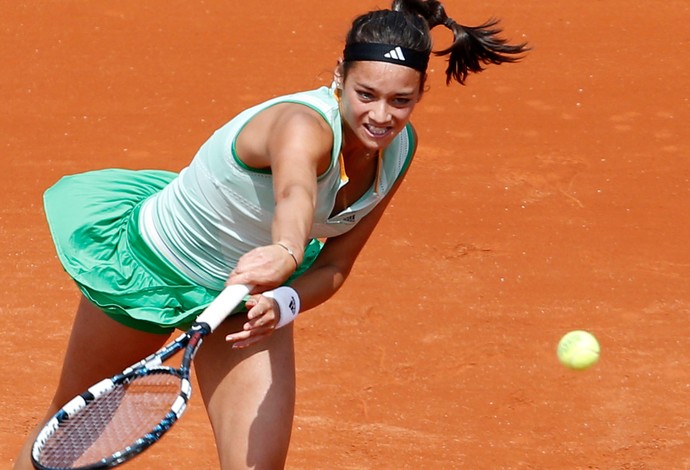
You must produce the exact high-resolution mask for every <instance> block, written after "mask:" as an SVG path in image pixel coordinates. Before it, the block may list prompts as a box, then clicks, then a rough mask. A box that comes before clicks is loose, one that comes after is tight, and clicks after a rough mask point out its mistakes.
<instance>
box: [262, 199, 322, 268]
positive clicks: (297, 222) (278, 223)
mask: <svg viewBox="0 0 690 470" xmlns="http://www.w3.org/2000/svg"><path fill="white" fill-rule="evenodd" d="M313 214H314V203H313V202H312V198H311V197H310V196H309V194H308V193H307V192H306V191H304V190H302V189H301V188H299V187H297V188H293V189H291V190H289V191H286V194H282V195H279V197H278V198H276V205H275V213H274V216H273V224H272V228H271V230H272V232H271V236H272V239H273V243H276V244H281V245H283V246H285V247H286V248H288V249H289V250H290V251H291V252H292V253H293V254H294V256H295V258H296V262H297V263H298V264H299V263H301V262H302V259H303V258H304V248H305V246H306V245H307V242H308V237H309V232H310V228H311V226H312V220H313Z"/></svg>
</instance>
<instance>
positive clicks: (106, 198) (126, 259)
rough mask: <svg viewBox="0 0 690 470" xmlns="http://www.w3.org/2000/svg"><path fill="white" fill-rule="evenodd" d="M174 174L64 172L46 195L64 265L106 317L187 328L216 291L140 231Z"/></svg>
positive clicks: (315, 246)
mask: <svg viewBox="0 0 690 470" xmlns="http://www.w3.org/2000/svg"><path fill="white" fill-rule="evenodd" d="M176 177H177V174H176V173H172V172H168V171H160V170H124V169H107V170H98V171H92V172H88V173H81V174H77V175H72V176H66V177H64V178H62V179H60V180H59V181H58V182H57V183H56V184H55V185H54V186H52V187H51V188H49V189H48V190H47V191H46V192H45V195H44V206H45V211H46V217H47V219H48V225H49V227H50V232H51V235H52V237H53V241H54V243H55V247H56V249H57V254H58V257H59V259H60V262H61V263H62V266H63V267H64V269H65V271H66V272H67V273H68V274H69V275H70V276H71V277H72V279H74V281H75V282H76V284H77V286H78V287H79V289H80V290H81V291H82V293H83V294H84V295H85V296H86V298H88V299H89V300H90V301H91V302H93V303H94V304H95V305H97V306H98V307H99V308H100V309H101V310H103V311H104V312H105V313H106V314H107V315H108V316H110V317H111V318H113V319H114V320H116V321H118V322H120V323H122V324H124V325H127V326H130V327H132V328H135V329H137V330H141V331H146V332H150V333H159V334H169V333H170V332H172V331H173V330H174V329H176V328H181V329H184V328H187V327H189V325H191V323H193V321H194V319H195V318H196V317H197V316H198V315H199V314H200V313H201V312H202V311H203V309H204V308H205V307H206V306H208V304H209V303H210V302H211V301H212V300H213V299H214V298H215V297H216V296H217V295H218V291H215V290H211V289H207V288H205V287H202V286H199V285H197V284H194V283H193V282H191V281H189V280H188V279H186V278H185V277H184V276H183V275H182V274H181V273H179V272H178V271H177V270H176V269H175V268H174V267H173V266H172V265H170V264H169V263H167V261H165V260H164V259H162V258H161V257H160V256H158V254H157V253H156V252H154V251H152V250H151V249H150V248H149V247H148V245H147V244H146V243H145V242H144V240H143V239H142V238H141V236H140V234H139V226H138V221H139V209H140V207H141V203H142V202H143V201H144V200H146V198H148V197H149V196H151V195H153V194H155V193H157V192H158V191H160V190H161V189H162V188H164V187H165V186H166V185H167V184H168V183H169V182H170V181H172V180H173V179H174V178H176ZM321 247H322V244H321V243H320V242H319V241H318V240H313V241H312V243H310V244H309V246H308V248H307V251H306V253H305V261H304V262H303V263H302V265H301V266H300V268H299V269H298V270H297V272H296V273H295V274H294V275H293V277H292V278H291V279H294V278H295V277H297V276H299V275H301V274H302V273H303V272H304V271H305V270H306V269H308V267H309V266H311V264H312V263H313V262H314V260H315V259H316V257H317V256H318V254H319V252H320V249H321ZM242 309H243V308H239V309H238V310H237V311H241V310H242Z"/></svg>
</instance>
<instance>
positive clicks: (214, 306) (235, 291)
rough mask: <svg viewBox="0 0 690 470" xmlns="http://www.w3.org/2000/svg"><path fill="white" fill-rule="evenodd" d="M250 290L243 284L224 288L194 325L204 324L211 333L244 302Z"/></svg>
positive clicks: (249, 287)
mask: <svg viewBox="0 0 690 470" xmlns="http://www.w3.org/2000/svg"><path fill="white" fill-rule="evenodd" d="M250 290H251V286H245V285H243V284H233V285H230V286H226V287H225V289H223V290H222V291H221V292H220V294H218V297H216V298H215V299H214V300H213V302H211V303H210V305H209V306H208V307H206V310H204V312H203V313H202V314H201V315H199V316H198V317H197V319H196V323H206V324H207V325H208V326H209V328H210V330H211V331H213V330H215V329H216V328H217V327H218V325H220V324H221V323H222V322H223V320H225V319H226V318H227V316H228V315H230V313H232V311H233V310H234V309H235V307H237V306H238V305H239V304H240V303H241V302H242V301H243V300H244V298H245V297H246V296H247V294H249V291H250Z"/></svg>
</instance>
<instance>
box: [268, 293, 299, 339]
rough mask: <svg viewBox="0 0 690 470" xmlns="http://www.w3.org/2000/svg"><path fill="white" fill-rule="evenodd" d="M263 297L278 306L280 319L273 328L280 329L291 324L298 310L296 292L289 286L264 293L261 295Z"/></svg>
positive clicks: (297, 295)
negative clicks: (271, 300)
mask: <svg viewBox="0 0 690 470" xmlns="http://www.w3.org/2000/svg"><path fill="white" fill-rule="evenodd" d="M261 295H263V296H264V297H267V298H269V299H273V301H275V303H276V304H277V305H278V310H279V312H280V318H279V319H278V323H277V324H276V326H275V328H276V329H278V328H282V327H284V326H285V325H288V324H290V323H292V322H293V321H294V320H295V318H297V315H298V314H299V309H300V298H299V294H297V291H296V290H295V289H293V288H292V287H289V286H281V287H278V288H276V289H273V290H269V291H266V292H264V293H262V294H261Z"/></svg>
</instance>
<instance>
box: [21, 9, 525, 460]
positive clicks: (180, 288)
mask: <svg viewBox="0 0 690 470" xmlns="http://www.w3.org/2000/svg"><path fill="white" fill-rule="evenodd" d="M436 26H443V27H446V28H448V29H450V30H451V31H452V32H453V34H454V38H455V40H454V42H453V44H452V45H450V47H448V48H447V49H445V50H443V51H441V54H442V55H447V56H448V68H447V71H446V77H447V82H450V81H453V80H455V81H457V82H459V83H461V84H462V83H464V81H465V79H466V78H467V75H468V74H469V73H474V72H479V71H481V70H482V69H483V67H484V65H486V64H490V63H493V64H501V63H505V62H515V61H516V60H518V59H519V58H520V57H521V56H522V54H523V53H524V52H525V51H526V50H527V48H526V46H525V44H519V45H510V44H507V43H506V42H505V41H504V40H503V39H501V38H500V37H498V34H500V30H498V29H497V28H496V22H495V21H492V22H489V23H486V24H484V25H481V26H479V27H476V28H468V27H464V26H462V25H460V24H459V23H458V22H456V21H454V20H453V19H451V18H450V17H448V16H447V13H446V11H445V9H444V7H443V6H442V5H441V4H440V3H439V2H438V1H437V0H428V1H423V0H395V1H394V2H393V4H392V6H391V9H390V10H376V11H371V12H368V13H366V14H364V15H362V16H359V17H358V18H356V19H355V20H354V22H353V24H352V28H351V30H350V31H349V33H348V34H347V37H346V41H345V48H344V52H343V56H342V57H341V58H340V60H339V61H338V63H337V66H336V68H335V71H334V75H333V83H332V86H331V87H322V88H320V89H316V90H312V91H306V92H301V93H296V94H293V95H289V96H283V97H280V98H276V99H273V100H270V101H268V102H265V103H263V104H259V105H258V106H255V107H252V108H250V109H247V110H246V111H244V112H242V113H240V114H239V115H238V116H236V117H235V118H234V119H232V120H231V121H230V122H229V123H228V124H226V125H225V126H223V127H222V128H220V129H219V130H218V131H216V132H215V133H214V134H213V136H212V137H210V139H209V140H208V141H207V142H205V143H204V144H203V145H202V146H201V148H200V149H199V151H198V153H197V154H196V156H195V157H194V159H193V160H192V162H191V163H190V165H189V166H188V167H187V168H185V169H184V170H182V171H181V172H180V173H179V174H173V173H170V172H164V171H151V170H146V171H129V170H114V169H110V170H101V171H95V172H89V173H85V174H78V175H74V176H68V177H65V178H63V179H61V180H60V181H59V182H58V183H57V184H55V185H54V186H53V187H51V188H50V189H48V191H47V192H46V194H45V209H46V214H47V219H48V222H49V225H50V229H51V234H52V236H53V239H54V242H55V245H56V249H57V253H58V255H59V258H60V260H61V262H62V263H63V265H64V268H65V270H66V271H67V273H68V274H69V275H70V276H71V277H72V278H73V279H74V280H75V282H76V283H77V285H78V287H79V289H80V290H81V292H82V294H83V297H82V300H81V302H80V305H79V308H78V310H77V312H76V317H75V321H74V325H73V329H72V334H71V337H70V340H69V344H68V348H67V351H66V356H65V360H64V365H63V370H62V374H61V377H60V381H59V383H58V386H57V390H56V392H55V396H54V398H53V401H52V403H51V404H50V407H49V409H48V413H47V417H46V419H47V418H48V417H50V416H52V415H53V414H54V413H55V412H56V410H57V409H59V408H60V406H61V405H63V404H64V403H65V402H66V401H67V400H69V399H70V398H72V397H73V396H75V395H76V394H78V393H80V392H81V391H83V390H84V389H86V388H87V387H88V386H89V385H91V384H93V383H95V382H97V381H98V380H100V379H101V378H103V377H106V376H109V375H111V374H113V373H115V372H118V371H120V370H122V369H123V368H124V367H126V366H128V365H129V364H131V363H133V362H135V361H137V360H139V359H141V358H142V357H144V356H146V355H147V354H149V353H151V352H153V351H155V350H157V349H158V348H159V347H160V346H162V345H163V344H164V343H165V342H166V341H167V340H168V338H169V335H170V333H171V332H172V331H174V330H175V329H178V328H185V327H186V326H188V325H189V324H191V323H192V322H193V320H194V318H195V317H196V316H197V315H198V314H199V313H200V312H201V311H202V310H203V309H204V307H205V306H207V305H208V304H209V303H210V302H211V300H212V299H213V298H214V297H215V296H216V295H217V294H218V292H219V291H220V290H221V289H222V288H223V287H224V285H226V284H245V285H249V286H252V288H251V292H250V296H249V297H248V299H247V301H246V304H245V305H244V308H243V309H242V310H241V311H240V312H237V314H234V315H232V316H230V317H229V318H228V319H227V320H226V321H225V322H224V323H223V324H222V325H221V326H220V327H219V328H218V329H217V331H216V332H215V333H214V334H212V335H210V336H209V337H208V338H207V339H206V340H205V342H204V347H203V348H201V349H200V351H199V354H198V355H197V357H196V358H195V370H196V374H197V378H198V381H199V386H200V390H201V395H202V397H203V400H204V403H205V406H206V409H207V412H208V415H209V418H210V422H211V424H212V427H213V431H214V436H215V440H216V446H217V449H218V454H219V459H220V463H221V466H222V468H224V469H235V468H282V467H283V466H284V463H285V460H286V456H287V451H288V444H289V440H290V431H291V427H292V420H293V411H294V401H295V365H294V351H293V330H292V325H291V322H292V321H293V320H294V319H295V317H296V316H297V314H298V313H299V312H300V311H301V312H304V311H306V310H309V309H311V308H314V307H316V306H317V305H319V304H321V303H323V302H325V301H326V300H327V299H329V298H330V297H331V296H332V295H333V294H334V293H335V292H336V291H337V290H338V289H339V288H340V287H341V286H342V284H343V282H344V281H345V279H346V278H347V276H348V273H349V272H350V270H351V268H352V266H353V263H354V262H355V259H356V258H357V255H358V254H359V252H360V251H361V250H362V247H363V246H364V244H365V243H366V241H367V239H368V238H369V236H370V235H371V233H372V231H373V230H374V228H375V227H376V225H377V223H378V221H379V219H380V218H381V216H382V214H383V212H384V209H385V208H386V206H387V205H388V203H389V202H390V200H391V198H392V197H393V195H394V193H395V192H396V190H397V189H398V187H399V186H400V184H401V182H402V180H403V177H404V175H405V173H406V171H407V169H408V167H409V165H410V163H411V161H412V158H413V155H414V153H415V148H416V144H417V137H416V134H415V132H414V130H413V128H412V126H411V124H410V116H411V114H412V112H413V110H414V109H415V106H416V105H417V103H418V102H419V100H420V98H421V97H422V92H423V90H424V86H425V80H426V78H427V75H426V70H427V65H428V62H429V59H430V54H431V50H432V41H431V36H430V29H431V28H434V27H436ZM41 424H42V423H41ZM33 438H34V435H32V436H30V439H29V440H28V443H27V445H25V447H24V449H23V451H22V453H21V455H20V456H19V459H18V461H17V465H16V468H18V469H22V468H28V467H29V465H30V459H29V447H30V443H31V442H32V441H33Z"/></svg>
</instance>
